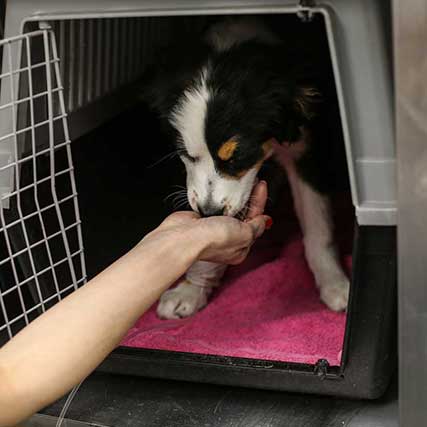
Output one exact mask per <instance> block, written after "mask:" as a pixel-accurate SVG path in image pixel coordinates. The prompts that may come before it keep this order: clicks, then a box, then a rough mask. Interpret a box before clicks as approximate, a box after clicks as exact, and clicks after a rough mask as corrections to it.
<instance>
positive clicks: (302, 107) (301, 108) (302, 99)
mask: <svg viewBox="0 0 427 427" xmlns="http://www.w3.org/2000/svg"><path fill="white" fill-rule="evenodd" d="M293 102H294V105H293V108H294V110H295V112H296V114H297V116H299V117H300V118H301V119H302V120H303V121H310V120H313V119H314V118H315V117H316V116H317V115H318V113H319V106H320V104H321V102H322V94H321V93H320V90H319V89H317V88H316V86H314V85H298V86H297V88H296V90H295V95H294V99H293Z"/></svg>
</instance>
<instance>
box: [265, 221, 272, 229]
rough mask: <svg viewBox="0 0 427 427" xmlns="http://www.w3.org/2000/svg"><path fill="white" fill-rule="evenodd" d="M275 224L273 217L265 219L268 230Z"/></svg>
mask: <svg viewBox="0 0 427 427" xmlns="http://www.w3.org/2000/svg"><path fill="white" fill-rule="evenodd" d="M272 225H273V219H272V218H267V221H265V228H266V230H270V228H271V226H272Z"/></svg>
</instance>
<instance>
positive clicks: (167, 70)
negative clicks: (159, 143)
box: [143, 40, 345, 192]
mask: <svg viewBox="0 0 427 427" xmlns="http://www.w3.org/2000/svg"><path fill="white" fill-rule="evenodd" d="M187 43H188V41H187ZM187 43H185V44H184V45H183V44H181V45H180V47H179V48H178V47H177V46H173V47H171V48H170V49H169V51H168V52H162V54H161V56H160V59H159V60H158V62H157V64H156V65H155V67H154V68H152V69H151V71H150V72H148V74H147V77H146V85H145V89H144V91H143V92H144V98H145V100H146V101H147V102H148V103H149V105H151V107H152V108H154V109H155V110H156V111H157V112H158V113H159V114H160V116H161V117H162V118H164V119H167V117H168V115H169V114H170V113H171V111H172V109H173V108H174V107H175V106H176V103H177V101H178V99H179V97H180V96H181V95H182V93H183V91H184V90H185V89H187V88H189V87H191V85H194V84H197V79H198V78H199V76H200V71H201V69H202V67H208V69H209V73H208V79H207V85H208V87H209V89H210V91H211V93H213V96H212V98H211V99H210V101H209V102H208V110H207V117H206V123H205V129H206V131H205V132H206V134H205V138H206V142H207V145H208V148H209V150H210V153H211V155H212V157H213V159H214V161H215V164H216V167H217V169H218V170H219V171H221V172H223V173H224V174H227V175H231V176H237V175H238V174H239V173H240V172H242V171H245V170H247V169H249V168H251V167H252V166H254V165H255V164H256V163H257V162H258V161H260V160H261V159H262V157H263V154H264V153H263V150H262V145H263V143H264V142H266V141H267V140H268V139H270V138H272V137H273V138H276V139H277V140H278V141H287V142H294V141H297V140H298V139H299V138H300V137H301V128H302V127H304V128H306V129H308V130H309V131H310V133H311V136H312V138H311V143H310V144H311V145H310V146H309V148H308V150H307V152H306V153H305V155H304V156H303V157H302V158H301V159H300V161H299V162H298V171H299V173H300V175H301V176H302V177H303V179H305V180H306V181H307V182H308V183H309V184H311V185H312V186H313V187H314V188H315V189H317V190H318V191H320V192H328V191H330V189H331V188H332V187H333V185H334V183H336V182H337V177H336V174H337V170H338V168H335V166H336V163H335V162H336V158H335V157H336V156H335V155H334V154H335V151H336V150H335V147H336V146H340V147H342V146H343V144H342V132H341V128H340V121H339V114H338V108H337V100H336V95H335V87H334V84H333V76H332V74H331V70H330V69H329V68H328V66H326V67H325V66H323V65H322V64H319V63H313V61H312V59H313V58H312V57H311V56H310V55H307V52H301V51H300V52H298V51H295V50H293V49H292V48H289V47H287V46H286V45H285V44H278V45H266V44H262V43H259V42H257V41H255V40H253V41H248V42H245V43H242V44H239V45H237V46H235V47H233V48H231V49H230V50H227V51H225V52H221V53H216V52H214V51H213V50H212V48H211V47H209V46H208V45H206V44H203V43H194V42H193V43H191V45H188V44H187ZM307 89H308V92H309V93H311V94H313V93H314V95H311V96H307ZM166 125H167V128H169V131H170V132H172V133H171V135H172V137H173V138H175V139H179V136H178V135H177V134H176V132H175V131H173V130H172V129H170V128H171V126H169V125H168V124H167V122H166ZM232 137H237V139H238V141H239V144H238V146H237V149H236V151H235V152H234V153H233V156H232V157H231V159H229V160H227V161H224V160H221V159H220V158H219V157H218V150H219V148H220V147H221V145H222V144H223V143H224V142H225V141H227V140H229V139H230V138H232ZM342 163H343V162H341V164H342ZM344 163H345V162H344ZM334 164H335V165H334Z"/></svg>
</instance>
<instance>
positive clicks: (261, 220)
mask: <svg viewBox="0 0 427 427" xmlns="http://www.w3.org/2000/svg"><path fill="white" fill-rule="evenodd" d="M267 221H271V218H270V217H269V216H268V215H258V216H256V217H255V218H252V219H251V220H250V221H248V222H247V223H248V224H249V225H250V226H251V227H252V231H253V233H254V238H255V239H258V237H260V236H261V235H262V234H263V233H264V231H265V225H266V223H267Z"/></svg>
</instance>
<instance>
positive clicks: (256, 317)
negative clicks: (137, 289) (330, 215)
mask: <svg viewBox="0 0 427 427" xmlns="http://www.w3.org/2000/svg"><path fill="white" fill-rule="evenodd" d="M339 205H340V206H341V207H340V212H341V213H342V212H343V211H348V214H346V215H344V216H345V220H344V221H342V219H343V214H340V217H339V219H341V221H339V222H342V223H343V224H338V233H337V234H338V235H339V236H340V239H339V246H340V248H341V253H343V257H342V259H343V263H344V265H345V267H346V269H347V271H348V272H349V271H350V266H351V256H350V254H351V235H352V226H350V227H349V226H348V225H349V224H351V220H352V214H351V207H350V209H349V204H348V201H347V200H346V201H344V203H343V202H342V201H340V203H339ZM342 206H344V208H342ZM223 282H224V284H223V285H222V286H221V288H219V289H218V290H216V291H215V293H214V294H213V296H212V297H211V300H210V302H209V304H208V306H207V307H206V308H204V309H203V310H202V311H201V312H199V313H198V314H196V315H195V316H194V317H191V318H188V319H181V320H159V319H158V318H157V316H156V313H155V307H152V308H151V310H149V312H147V313H146V314H145V315H144V316H142V317H141V318H140V319H139V320H138V321H137V323H136V324H135V326H134V327H133V328H132V329H131V330H130V331H129V332H128V335H127V336H126V338H125V339H124V340H123V342H122V345H123V346H128V347H140V348H147V349H160V350H169V351H184V352H191V353H202V354H215V355H222V356H236V357H247V358H255V359H267V360H277V361H287V362H299V363H315V362H316V361H317V360H318V359H320V358H323V359H327V360H328V361H329V363H330V364H331V365H339V363H340V360H341V350H342V344H343V337H344V330H345V321H346V316H345V313H334V312H332V311H330V310H328V309H327V308H326V307H325V306H324V305H323V304H322V303H321V302H320V300H319V295H318V291H317V289H316V286H315V283H314V280H313V276H312V274H311V272H310V270H309V269H308V266H307V263H306V261H305V258H304V251H303V245H302V240H301V233H300V231H299V228H298V225H297V222H296V220H295V217H294V215H293V214H292V212H291V211H290V210H289V209H288V210H287V212H286V211H285V212H281V213H280V214H276V215H275V216H274V225H273V227H272V228H271V230H269V231H268V232H266V233H265V235H264V236H263V237H262V238H261V239H260V240H259V241H258V242H257V243H256V245H254V248H253V250H252V252H251V254H250V256H249V257H248V259H247V260H246V261H245V262H244V263H243V264H241V265H239V266H236V267H230V268H229V269H228V270H227V273H226V275H225V277H224V280H223Z"/></svg>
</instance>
